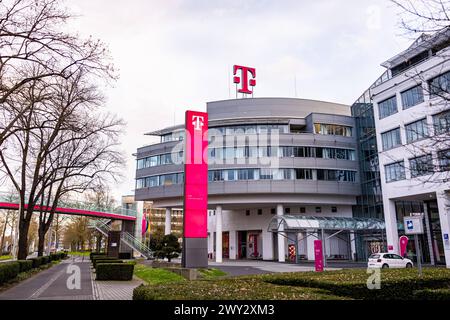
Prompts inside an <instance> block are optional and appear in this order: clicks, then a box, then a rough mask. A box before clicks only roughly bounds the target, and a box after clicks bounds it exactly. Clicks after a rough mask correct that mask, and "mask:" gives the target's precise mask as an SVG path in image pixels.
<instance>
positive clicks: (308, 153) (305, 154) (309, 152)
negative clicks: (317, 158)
mask: <svg viewBox="0 0 450 320" xmlns="http://www.w3.org/2000/svg"><path fill="white" fill-rule="evenodd" d="M313 149H314V148H312V147H294V148H293V155H294V157H299V158H309V157H313V156H314V155H313Z"/></svg>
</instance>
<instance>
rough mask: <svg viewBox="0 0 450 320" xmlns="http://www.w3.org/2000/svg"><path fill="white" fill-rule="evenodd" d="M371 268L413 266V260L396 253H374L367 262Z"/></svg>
mask: <svg viewBox="0 0 450 320" xmlns="http://www.w3.org/2000/svg"><path fill="white" fill-rule="evenodd" d="M367 266H368V267H369V268H382V269H385V268H412V267H413V262H412V261H411V260H410V259H407V258H402V257H401V256H399V255H398V254H394V253H374V254H372V255H371V256H370V257H369V262H368V263H367Z"/></svg>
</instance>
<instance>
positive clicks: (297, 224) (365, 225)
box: [267, 215, 386, 232]
mask: <svg viewBox="0 0 450 320" xmlns="http://www.w3.org/2000/svg"><path fill="white" fill-rule="evenodd" d="M385 228H386V225H385V223H384V221H383V220H381V219H373V218H344V217H312V216H307V217H306V216H298V215H283V216H274V217H273V218H272V219H271V220H270V223H269V227H268V230H267V231H269V232H279V231H284V232H289V231H300V230H320V229H324V230H349V231H357V230H384V229H385Z"/></svg>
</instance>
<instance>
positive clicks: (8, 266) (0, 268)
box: [0, 261, 20, 285]
mask: <svg viewBox="0 0 450 320" xmlns="http://www.w3.org/2000/svg"><path fill="white" fill-rule="evenodd" d="M19 272H20V264H19V262H17V261H13V262H4V263H0V285H1V284H3V283H5V282H7V281H9V280H11V279H14V278H15V277H16V276H17V275H18V274H19Z"/></svg>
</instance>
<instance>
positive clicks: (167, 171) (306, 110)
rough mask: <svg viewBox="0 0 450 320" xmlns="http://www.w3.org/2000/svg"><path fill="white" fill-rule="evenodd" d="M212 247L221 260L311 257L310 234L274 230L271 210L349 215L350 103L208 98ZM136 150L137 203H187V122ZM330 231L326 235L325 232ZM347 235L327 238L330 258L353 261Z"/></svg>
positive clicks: (352, 171)
mask: <svg viewBox="0 0 450 320" xmlns="http://www.w3.org/2000/svg"><path fill="white" fill-rule="evenodd" d="M207 112H208V117H209V131H208V137H209V140H210V143H209V148H208V167H209V184H208V206H209V212H208V237H209V239H208V250H209V253H210V255H211V256H214V257H215V259H216V260H217V261H222V258H229V259H245V258H255V259H264V260H278V261H285V259H286V258H288V257H289V248H290V245H292V243H296V253H297V255H298V256H299V257H301V258H303V259H309V260H314V248H313V241H314V240H315V239H316V237H318V235H317V234H314V232H312V233H311V232H309V233H304V234H302V233H295V234H294V235H292V236H289V234H287V233H286V234H277V233H272V232H270V231H269V230H268V226H269V223H270V221H271V219H272V218H273V217H274V216H277V215H278V216H279V215H301V216H310V217H352V206H353V205H355V204H356V197H357V196H358V195H360V183H359V180H360V177H359V173H358V159H357V157H358V153H357V152H356V150H357V145H356V137H355V135H356V132H355V124H354V118H352V117H351V115H350V114H351V112H350V107H349V106H347V105H342V104H336V103H330V102H323V101H315V100H306V99H290V98H247V99H235V100H234V99H233V100H225V101H215V102H209V103H207ZM148 134H149V135H157V136H160V137H161V138H160V139H161V140H160V143H156V144H153V145H149V146H145V147H142V148H139V149H138V150H137V154H136V156H137V170H136V191H135V197H136V200H142V201H149V200H150V201H153V203H154V206H155V207H159V208H166V209H167V211H168V212H169V214H168V218H170V210H171V209H173V208H182V206H183V169H184V167H183V163H182V162H183V138H184V125H179V126H173V127H169V128H164V129H161V130H158V131H153V132H150V133H148ZM325 236H326V235H325ZM351 237H352V234H351V233H350V232H343V233H342V234H341V235H340V236H339V237H332V238H330V239H329V240H327V241H326V245H325V247H326V248H325V249H326V252H327V256H328V258H329V259H333V258H335V259H352V258H353V255H354V251H355V249H354V245H352V243H354V242H352V240H351Z"/></svg>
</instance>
